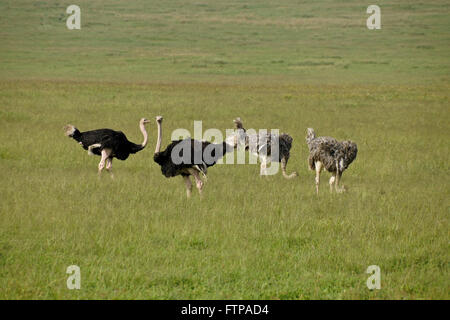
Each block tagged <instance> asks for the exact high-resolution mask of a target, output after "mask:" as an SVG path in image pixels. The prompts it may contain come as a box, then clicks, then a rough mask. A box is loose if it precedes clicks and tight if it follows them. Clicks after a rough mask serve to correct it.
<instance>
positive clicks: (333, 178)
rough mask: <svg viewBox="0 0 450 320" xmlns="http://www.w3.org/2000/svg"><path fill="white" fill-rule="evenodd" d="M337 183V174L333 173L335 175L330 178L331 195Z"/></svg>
mask: <svg viewBox="0 0 450 320" xmlns="http://www.w3.org/2000/svg"><path fill="white" fill-rule="evenodd" d="M335 182H336V173H333V175H332V176H331V178H330V182H329V184H330V193H332V192H333V184H334V183H335Z"/></svg>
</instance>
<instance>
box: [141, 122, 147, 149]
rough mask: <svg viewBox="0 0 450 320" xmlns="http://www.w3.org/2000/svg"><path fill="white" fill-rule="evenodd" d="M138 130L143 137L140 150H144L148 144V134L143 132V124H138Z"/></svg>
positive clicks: (145, 131)
mask: <svg viewBox="0 0 450 320" xmlns="http://www.w3.org/2000/svg"><path fill="white" fill-rule="evenodd" d="M139 128H140V129H141V132H142V135H143V136H144V141H143V142H142V144H141V146H142V148H145V146H146V145H147V142H148V133H147V130H145V126H144V124H143V123H141V124H139Z"/></svg>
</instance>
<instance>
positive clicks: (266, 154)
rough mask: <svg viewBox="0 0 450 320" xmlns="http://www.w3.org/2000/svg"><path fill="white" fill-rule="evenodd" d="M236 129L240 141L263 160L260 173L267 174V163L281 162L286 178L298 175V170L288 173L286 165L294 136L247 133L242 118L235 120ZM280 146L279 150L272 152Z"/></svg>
mask: <svg viewBox="0 0 450 320" xmlns="http://www.w3.org/2000/svg"><path fill="white" fill-rule="evenodd" d="M234 123H235V125H236V129H238V135H237V140H239V142H238V143H240V144H244V145H245V149H246V150H248V151H249V152H251V153H253V154H254V155H256V156H257V157H258V158H259V159H260V160H261V166H260V175H261V176H262V175H266V174H267V164H268V163H270V162H272V161H273V162H280V163H281V172H282V174H283V177H285V178H286V179H292V178H294V177H296V176H298V174H297V172H293V173H291V174H287V173H286V166H287V162H288V160H289V156H290V150H291V147H292V141H293V139H292V137H291V136H290V135H289V134H287V133H282V134H281V135H276V134H272V133H259V134H247V132H246V129H245V128H244V126H243V124H242V120H241V118H236V119H235V120H234ZM274 148H278V152H272V150H274Z"/></svg>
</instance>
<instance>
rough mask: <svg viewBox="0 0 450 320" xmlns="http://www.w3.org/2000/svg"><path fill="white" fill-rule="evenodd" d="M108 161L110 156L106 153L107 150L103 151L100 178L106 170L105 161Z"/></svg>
mask: <svg viewBox="0 0 450 320" xmlns="http://www.w3.org/2000/svg"><path fill="white" fill-rule="evenodd" d="M106 159H108V154H107V153H106V150H102V158H101V160H100V162H99V164H98V176H99V177H100V175H101V174H102V171H103V169H104V168H105V161H106Z"/></svg>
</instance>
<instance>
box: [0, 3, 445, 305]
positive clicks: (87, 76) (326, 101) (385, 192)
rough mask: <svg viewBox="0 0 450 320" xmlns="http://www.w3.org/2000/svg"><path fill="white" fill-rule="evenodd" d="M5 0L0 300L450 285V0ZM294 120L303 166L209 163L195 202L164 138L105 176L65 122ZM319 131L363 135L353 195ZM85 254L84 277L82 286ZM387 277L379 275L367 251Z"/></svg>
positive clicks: (134, 136) (428, 289) (118, 125)
mask: <svg viewBox="0 0 450 320" xmlns="http://www.w3.org/2000/svg"><path fill="white" fill-rule="evenodd" d="M69 4H72V3H65V2H59V1H2V2H1V3H0V40H1V43H2V44H1V46H0V62H1V63H0V141H2V142H1V144H0V179H1V181H2V183H1V185H0V200H1V201H0V298H3V299H88V298H89V299H102V298H107V299H139V298H142V299H148V298H151V299H183V298H192V299H202V298H204V299H205V298H212V299H219V298H223V299H241V298H246V299H423V298H428V299H439V298H446V299H448V298H449V292H450V281H449V226H448V222H449V216H448V212H449V197H448V195H449V178H450V171H449V164H448V154H449V143H448V141H449V137H450V132H449V127H448V123H449V120H450V117H449V109H448V108H449V94H448V92H449V89H450V81H449V64H448V52H449V49H450V34H449V30H450V28H449V24H450V23H449V21H448V13H449V4H448V2H446V1H427V2H421V1H413V2H411V1H396V2H395V4H393V3H390V2H387V1H380V2H379V3H378V5H379V6H380V7H381V10H382V29H381V30H376V31H370V30H367V28H366V27H365V19H366V18H367V16H368V15H367V14H366V13H365V10H366V8H367V6H368V5H369V4H367V5H366V4H364V5H361V3H360V2H359V1H314V2H313V1H276V2H269V1H267V2H261V1H246V2H241V1H229V2H223V1H220V2H219V1H212V2H206V1H204V2H202V1H164V2H160V1H159V2H156V1H133V2H132V3H131V2H128V1H101V2H100V1H98V2H92V1H78V2H77V4H78V5H79V6H80V7H81V10H82V25H81V27H82V28H81V30H79V31H75V30H74V31H69V30H67V28H66V27H65V19H66V17H67V16H68V15H67V14H65V9H66V7H67V6H68V5H69ZM158 114H162V115H163V116H164V118H165V121H164V123H163V125H164V131H165V132H164V134H165V136H164V143H163V144H164V145H165V144H167V143H168V142H169V135H170V133H171V132H172V131H173V130H174V129H177V128H186V129H188V130H193V121H194V120H202V121H203V128H204V129H207V128H219V129H223V130H225V129H226V128H231V127H232V119H233V118H235V117H236V116H240V117H241V118H243V119H244V121H245V123H246V124H247V126H248V127H253V128H257V129H259V128H268V129H270V128H279V129H280V130H281V131H284V132H288V133H290V134H291V135H292V136H293V138H294V145H293V149H292V152H291V159H290V161H289V164H288V171H289V172H290V171H292V170H296V171H298V172H299V177H298V178H297V179H295V180H290V181H286V180H284V179H283V178H282V177H281V175H280V174H279V175H276V176H272V177H267V178H264V179H262V178H260V177H259V176H258V173H259V168H258V166H254V165H220V166H216V167H213V168H211V170H210V172H209V175H208V176H209V179H208V183H207V185H206V188H205V195H204V197H203V199H200V198H199V197H198V195H197V194H196V193H195V192H194V195H193V198H192V199H191V200H187V199H186V198H185V188H184V185H183V183H182V181H181V178H174V179H165V178H164V177H163V176H162V175H161V173H160V169H159V167H158V166H157V165H156V164H154V162H153V160H152V151H153V147H154V143H155V139H156V130H155V125H154V124H151V125H150V126H149V132H150V145H149V147H148V148H147V149H146V150H144V151H142V152H141V153H138V154H136V155H134V156H131V157H130V158H129V159H128V160H127V161H125V162H121V161H117V160H115V162H114V171H115V175H116V179H115V180H114V181H111V179H110V178H109V177H108V176H106V175H105V176H104V177H102V179H97V176H96V166H97V163H98V161H99V158H98V157H89V156H87V154H86V152H85V151H83V150H82V149H81V148H80V147H79V146H78V145H77V144H76V143H75V142H74V141H72V140H69V139H67V138H66V137H64V135H63V131H62V127H63V125H65V124H66V123H73V124H74V125H76V126H77V127H79V129H80V130H89V129H95V128H100V127H110V128H114V129H120V130H123V131H124V132H125V133H126V134H127V136H128V137H129V139H130V140H132V141H135V142H140V141H141V139H142V136H141V134H140V133H139V130H138V126H137V123H138V120H139V118H141V117H148V118H153V117H154V116H155V115H158ZM307 127H314V128H315V129H316V131H317V133H318V134H320V135H329V136H334V137H336V138H338V139H352V140H354V141H355V142H357V143H358V147H359V153H358V157H357V159H356V161H355V162H354V163H353V164H352V165H351V166H350V168H349V170H348V171H346V172H345V173H344V176H343V183H344V184H345V185H346V186H347V187H348V191H347V192H346V193H344V194H339V195H336V194H330V193H329V192H328V185H327V180H328V177H329V175H327V174H323V176H322V185H321V194H320V195H319V197H317V196H316V195H315V193H314V175H313V173H312V172H310V171H308V169H307V161H306V160H307V155H308V152H307V147H306V144H305V141H304V136H305V131H306V128H307ZM72 264H76V265H78V266H80V268H81V278H82V284H81V286H82V288H81V290H68V289H67V287H66V279H67V276H68V275H67V274H66V273H65V271H66V268H67V266H69V265H72ZM373 264H375V265H379V266H380V268H381V279H382V280H381V281H382V283H381V286H382V288H381V290H375V291H370V290H368V289H367V287H366V279H367V277H368V276H369V275H367V274H366V273H365V270H366V268H367V267H368V266H369V265H373Z"/></svg>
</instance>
